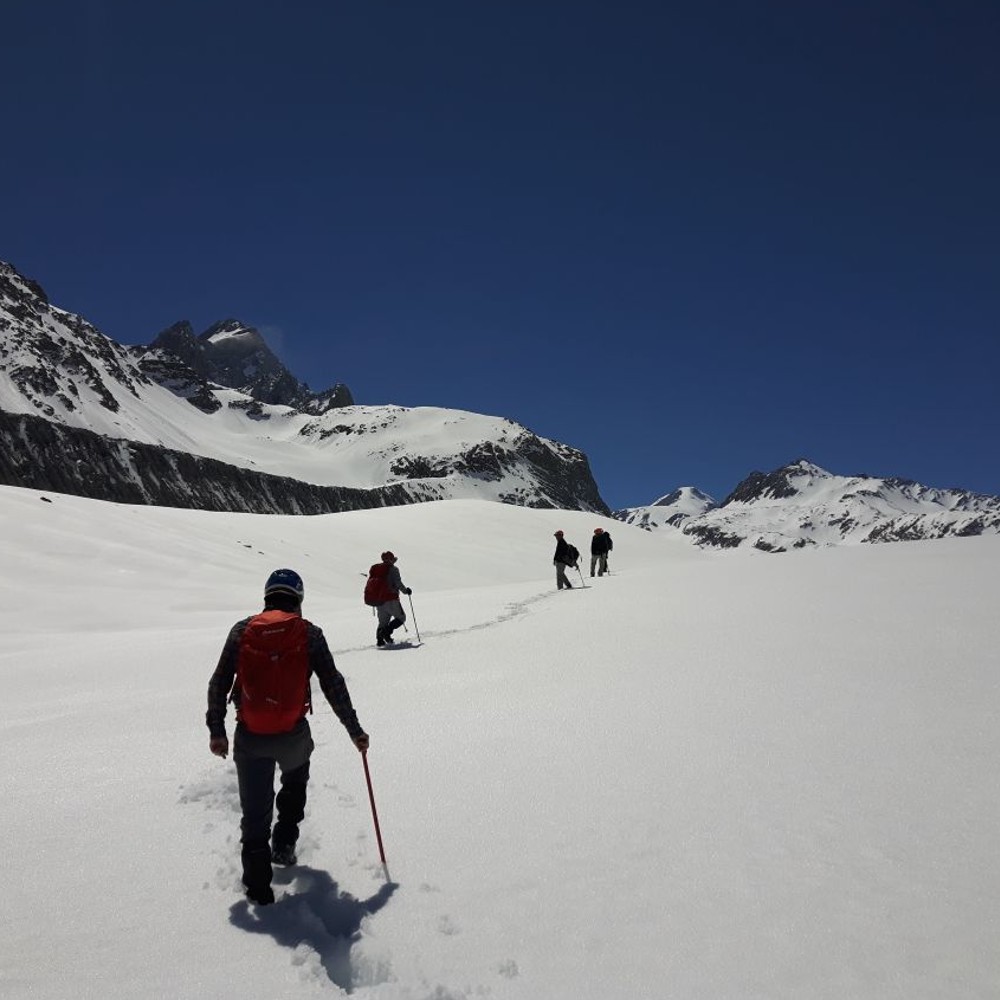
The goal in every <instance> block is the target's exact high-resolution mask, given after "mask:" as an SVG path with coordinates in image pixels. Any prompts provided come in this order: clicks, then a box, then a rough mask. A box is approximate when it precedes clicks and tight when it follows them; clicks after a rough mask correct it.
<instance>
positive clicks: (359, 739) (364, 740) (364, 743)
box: [354, 733, 369, 751]
mask: <svg viewBox="0 0 1000 1000" xmlns="http://www.w3.org/2000/svg"><path fill="white" fill-rule="evenodd" d="M368 744H369V739H368V734H367V733H362V734H361V735H360V736H355V737H354V745H355V746H356V747H357V748H358V749H359V750H361V751H364V750H367V749H368Z"/></svg>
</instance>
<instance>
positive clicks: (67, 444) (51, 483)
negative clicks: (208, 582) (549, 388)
mask: <svg viewBox="0 0 1000 1000" xmlns="http://www.w3.org/2000/svg"><path fill="white" fill-rule="evenodd" d="M0 448H2V451H0V482H2V483H4V484H6V485H12V486H24V487H31V488H34V489H49V490H57V491H60V492H65V493H72V494H78V495H81V496H87V497H93V498H96V499H104V500H113V501H118V502H123V503H146V504H156V505H162V506H175V507H194V508H202V509H206V510H237V511H251V512H258V513H286V514H302V513H329V512H336V511H341V510H355V509H361V508H367V507H378V506H389V505H398V504H406V503H420V502H425V501H429V500H443V499H449V498H455V497H463V498H481V499H489V500H497V501H501V502H505V503H513V504H519V505H522V506H530V507H557V508H565V509H576V510H587V511H593V512H595V513H599V514H607V513H608V508H607V506H606V505H605V503H604V501H603V500H602V499H601V496H600V493H599V492H598V489H597V484H596V483H595V482H594V478H593V475H592V474H591V471H590V466H589V463H588V461H587V458H586V456H585V455H584V454H583V453H582V452H580V451H578V450H577V449H575V448H571V447H570V446H568V445H565V444H561V443H560V442H556V441H551V440H548V439H546V438H542V437H539V436H538V435H536V434H533V433H532V432H531V431H529V430H528V429H527V428H525V427H523V426H521V425H520V424H518V423H516V422H515V421H513V420H509V419H506V418H503V417H490V416H484V415H481V414H476V413H469V412H466V411H459V410H448V409H444V408H437V407H417V408H406V407H400V406H358V405H355V404H354V400H353V397H352V395H351V392H350V390H349V389H348V388H347V386H346V385H344V384H337V385H334V386H333V387H331V388H329V389H326V390H324V391H321V392H314V391H312V390H311V389H310V388H309V387H308V386H307V385H306V384H305V383H303V382H300V381H299V380H298V379H296V378H295V377H294V376H293V375H292V374H291V373H290V372H289V371H288V370H287V369H286V368H285V367H284V365H283V364H282V363H281V362H280V361H279V360H278V358H277V357H276V356H275V355H274V353H273V352H272V351H271V350H270V348H269V347H268V346H267V344H266V343H265V341H264V338H263V337H262V336H261V335H260V333H259V332H258V331H256V330H254V329H253V328H252V327H249V326H246V325H244V324H242V323H240V322H239V321H238V320H234V319H227V320H224V321H222V322H220V323H217V324H215V325H213V326H212V327H210V328H209V329H208V330H206V331H204V332H203V333H201V334H199V335H196V334H195V332H194V330H193V329H192V327H191V325H190V324H189V323H186V322H181V323H176V324H174V325H173V326H171V327H169V328H168V329H166V330H164V331H163V332H161V333H160V334H159V335H158V336H156V337H155V339H154V340H153V341H152V342H151V343H150V344H148V345H142V346H132V347H125V346H123V345H121V344H119V343H117V342H115V341H114V340H112V339H111V338H109V337H107V336H106V335H105V334H103V333H102V332H101V331H99V330H98V329H97V328H96V327H94V326H93V325H92V324H90V323H89V322H87V321H86V320H85V319H83V318H82V317H80V316H78V315H76V314H74V313H70V312H67V311H65V310H63V309H60V308H58V307H56V306H54V305H52V304H51V303H50V302H49V299H48V296H47V295H46V294H45V292H44V290H43V289H42V287H41V286H40V285H39V284H38V283H37V282H35V281H33V280H31V279H29V278H26V277H24V276H23V275H21V274H20V273H18V271H17V270H16V269H15V268H13V267H12V266H11V265H9V264H5V263H3V262H0Z"/></svg>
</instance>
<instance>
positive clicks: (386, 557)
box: [382, 549, 396, 562]
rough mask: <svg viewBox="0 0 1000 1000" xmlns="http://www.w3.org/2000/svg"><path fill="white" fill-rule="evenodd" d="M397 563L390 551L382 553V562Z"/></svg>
mask: <svg viewBox="0 0 1000 1000" xmlns="http://www.w3.org/2000/svg"><path fill="white" fill-rule="evenodd" d="M395 561H396V557H395V556H394V555H393V554H392V553H391V552H390V551H389V550H388V549H386V551H385V552H383V553H382V562H395Z"/></svg>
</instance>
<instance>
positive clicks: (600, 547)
mask: <svg viewBox="0 0 1000 1000" xmlns="http://www.w3.org/2000/svg"><path fill="white" fill-rule="evenodd" d="M614 547H615V546H614V543H613V542H612V541H611V535H609V534H608V533H607V532H606V531H605V530H604V529H603V528H594V537H593V538H591V540H590V575H591V576H593V575H594V569H595V568H596V569H597V575H598V576H604V574H605V573H607V571H608V553H609V552H610V551H611V550H612V549H613V548H614Z"/></svg>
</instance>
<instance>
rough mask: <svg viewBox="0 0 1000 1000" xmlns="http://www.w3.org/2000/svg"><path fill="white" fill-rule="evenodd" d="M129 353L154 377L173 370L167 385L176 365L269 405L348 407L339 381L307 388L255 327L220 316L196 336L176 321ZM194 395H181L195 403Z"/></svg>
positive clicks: (316, 410) (306, 409) (314, 409)
mask: <svg viewBox="0 0 1000 1000" xmlns="http://www.w3.org/2000/svg"><path fill="white" fill-rule="evenodd" d="M132 351H133V353H134V355H135V357H136V358H137V360H138V361H139V365H140V367H141V368H142V369H143V371H145V372H147V373H148V374H149V375H150V376H151V377H153V378H156V379H157V381H160V373H161V372H162V371H163V369H164V368H166V369H168V370H170V369H173V371H172V374H171V375H170V376H169V380H168V381H166V382H163V381H160V384H161V385H167V386H168V387H169V386H172V385H173V384H174V381H175V380H176V375H177V370H178V365H180V366H183V367H186V368H187V369H188V370H189V371H190V374H189V375H188V376H187V379H188V381H194V380H200V381H201V382H203V383H215V384H216V385H221V386H226V387H227V388H229V389H238V390H239V391H240V392H243V393H246V395H248V396H251V397H252V398H253V399H256V400H258V401H259V402H261V403H267V404H269V405H272V406H290V407H292V408H293V409H295V410H300V411H301V412H303V413H311V414H315V415H320V414H323V413H326V412H327V411H328V410H333V409H337V408H339V407H343V406H353V405H354V398H353V397H352V396H351V391H350V389H348V388H347V386H346V385H343V384H337V385H335V386H333V387H331V388H329V389H326V390H324V391H323V392H319V393H317V392H313V391H312V390H311V389H310V388H309V386H307V385H306V384H305V383H304V382H300V381H299V380H298V379H297V378H296V377H295V376H294V375H292V373H291V372H290V371H289V370H288V369H287V368H286V367H285V366H284V365H283V364H282V363H281V362H280V361H279V360H278V358H277V357H276V356H275V354H274V352H273V351H272V350H271V349H270V348H269V347H268V346H267V343H266V342H265V341H264V338H263V337H262V336H261V334H260V333H259V332H258V331H257V330H255V329H254V328H253V327H251V326H246V325H245V324H243V323H241V322H240V321H239V320H237V319H225V320H222V321H221V322H219V323H215V324H214V325H212V326H210V327H209V328H208V329H207V330H205V332H204V333H202V334H199V335H197V336H196V335H195V332H194V329H193V328H192V326H191V324H190V323H188V322H187V320H182V321H181V322H179V323H174V325H173V326H170V327H167V329H166V330H163V331H162V332H161V333H159V334H158V335H157V337H156V339H155V340H154V341H153V343H152V344H150V345H149V346H148V347H136V348H132ZM200 395H201V394H199V396H187V397H185V398H187V399H188V401H189V402H192V403H193V404H194V405H198V404H197V402H196V399H197V398H199V397H200Z"/></svg>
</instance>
